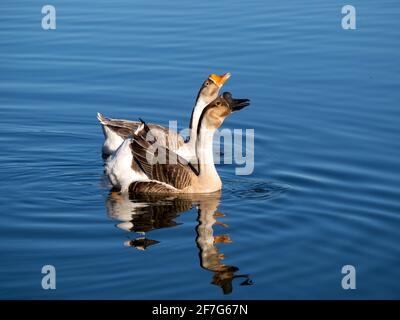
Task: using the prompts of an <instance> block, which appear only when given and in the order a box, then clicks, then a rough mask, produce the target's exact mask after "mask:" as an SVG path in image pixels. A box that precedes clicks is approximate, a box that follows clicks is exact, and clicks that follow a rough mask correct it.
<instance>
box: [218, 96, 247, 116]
mask: <svg viewBox="0 0 400 320" xmlns="http://www.w3.org/2000/svg"><path fill="white" fill-rule="evenodd" d="M222 96H223V98H224V99H225V100H226V101H227V102H228V104H229V107H230V108H231V110H232V112H235V111H239V110H241V109H243V108H244V107H247V106H248V105H250V100H249V99H233V98H232V94H231V93H230V92H224V94H223V95H222Z"/></svg>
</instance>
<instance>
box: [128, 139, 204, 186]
mask: <svg viewBox="0 0 400 320" xmlns="http://www.w3.org/2000/svg"><path fill="white" fill-rule="evenodd" d="M131 150H132V154H133V161H135V162H136V163H137V164H138V166H139V168H140V169H141V170H142V171H143V172H144V173H145V174H146V176H147V177H148V178H149V179H150V180H152V181H153V182H155V183H158V186H155V185H154V186H153V187H152V188H163V187H167V188H169V189H171V188H173V189H175V190H176V191H178V190H182V189H184V188H186V187H189V186H190V185H191V184H192V181H193V179H195V178H196V177H197V172H196V169H195V168H194V167H193V165H192V164H191V163H190V162H188V161H186V160H185V159H184V158H182V157H180V156H179V155H177V154H176V153H174V152H173V151H172V150H171V149H169V148H167V147H164V146H162V145H159V144H158V141H156V142H153V143H151V142H149V141H147V140H146V139H145V138H144V135H143V134H139V135H134V138H133V140H132V143H131ZM159 184H162V185H163V187H162V186H160V185H159ZM149 187H150V186H149ZM141 188H142V187H141ZM159 192H161V190H160V191H159Z"/></svg>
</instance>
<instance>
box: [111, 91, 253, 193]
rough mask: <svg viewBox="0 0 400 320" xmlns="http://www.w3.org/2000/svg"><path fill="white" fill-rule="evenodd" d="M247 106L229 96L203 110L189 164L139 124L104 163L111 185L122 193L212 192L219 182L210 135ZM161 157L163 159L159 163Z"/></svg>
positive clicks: (218, 186)
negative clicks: (230, 115)
mask: <svg viewBox="0 0 400 320" xmlns="http://www.w3.org/2000/svg"><path fill="white" fill-rule="evenodd" d="M247 105H249V100H247V99H232V97H231V95H230V93H224V95H223V96H221V97H218V98H216V99H215V100H214V101H213V102H211V103H210V104H208V105H207V107H206V108H204V109H203V111H202V113H201V114H200V116H199V120H198V126H197V130H196V144H195V160H196V161H194V162H190V161H188V160H186V159H185V158H183V157H181V156H180V155H179V154H177V153H176V152H174V151H173V150H171V149H169V148H168V147H165V146H163V145H159V144H158V143H157V138H156V137H154V138H155V139H154V140H155V142H150V141H149V140H148V137H149V136H148V134H149V132H150V131H151V129H150V128H149V127H148V126H147V125H145V124H142V125H141V126H140V127H139V128H138V129H137V130H136V131H135V132H134V133H133V136H132V138H129V139H126V140H125V141H124V142H123V144H122V145H121V146H120V147H119V148H118V150H117V151H116V153H115V155H113V156H112V157H111V160H110V161H109V162H108V163H107V164H106V170H105V171H106V175H107V176H108V177H109V180H110V182H111V183H112V184H113V185H114V186H116V187H119V188H121V191H122V192H126V191H129V192H133V193H162V194H171V193H173V194H175V193H211V192H216V191H218V190H220V189H221V187H222V182H221V179H220V177H219V175H218V172H217V170H216V168H215V165H214V159H213V150H212V146H213V136H214V132H215V130H216V129H218V128H219V127H220V126H221V125H222V123H223V121H224V119H225V118H226V117H227V116H228V115H229V114H230V113H232V112H233V111H237V110H240V109H242V108H244V107H245V106H247ZM160 155H162V156H164V158H163V159H162V160H163V161H160V158H159V157H160Z"/></svg>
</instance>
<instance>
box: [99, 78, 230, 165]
mask: <svg viewBox="0 0 400 320" xmlns="http://www.w3.org/2000/svg"><path fill="white" fill-rule="evenodd" d="M230 76H231V74H230V73H229V72H228V73H224V74H222V75H221V76H218V75H216V74H210V75H209V77H208V78H207V79H206V80H205V81H204V82H203V84H202V86H201V88H200V90H199V92H198V94H197V98H196V104H195V106H194V107H193V110H192V114H191V117H190V122H189V129H190V136H189V140H188V141H186V142H185V141H184V139H183V137H182V136H181V135H179V134H178V133H176V132H175V131H173V130H170V129H168V128H165V127H163V126H160V125H157V124H148V126H149V128H150V129H151V131H152V134H153V135H154V136H156V137H157V139H158V143H159V144H162V145H163V146H166V147H168V148H169V149H171V150H173V151H176V152H177V153H178V154H179V155H180V156H182V157H184V158H186V159H188V160H190V159H192V158H193V157H194V153H195V144H196V141H195V140H196V129H197V123H198V119H199V117H200V115H201V112H202V110H203V109H204V108H205V107H206V106H207V105H208V104H209V103H210V102H211V101H213V100H214V99H215V98H217V97H218V94H219V91H220V89H221V88H222V86H223V85H224V84H225V82H226V81H227V80H228V79H229V78H230ZM97 119H98V120H99V121H100V124H101V125H102V128H103V133H104V137H105V141H104V144H103V148H102V153H103V157H104V158H107V157H109V156H110V155H112V154H113V153H114V152H115V151H116V150H117V149H118V147H119V146H120V145H121V144H122V143H123V141H124V140H125V139H127V138H128V137H129V136H130V135H131V134H132V133H133V132H134V131H135V130H136V129H137V128H138V127H139V125H140V122H139V121H129V120H121V119H110V118H107V117H105V116H104V115H102V114H101V113H97Z"/></svg>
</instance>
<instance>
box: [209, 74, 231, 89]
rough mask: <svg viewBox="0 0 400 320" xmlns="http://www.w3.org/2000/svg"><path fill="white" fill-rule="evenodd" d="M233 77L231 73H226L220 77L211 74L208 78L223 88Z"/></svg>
mask: <svg viewBox="0 0 400 320" xmlns="http://www.w3.org/2000/svg"><path fill="white" fill-rule="evenodd" d="M230 77H231V74H230V73H229V72H227V73H224V74H223V75H221V76H218V75H216V74H214V73H213V74H210V76H209V77H208V78H209V79H210V80H211V81H212V82H214V83H215V84H216V85H217V86H218V87H220V88H221V87H222V86H223V85H224V83H225V82H226V80H228V79H229V78H230Z"/></svg>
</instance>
